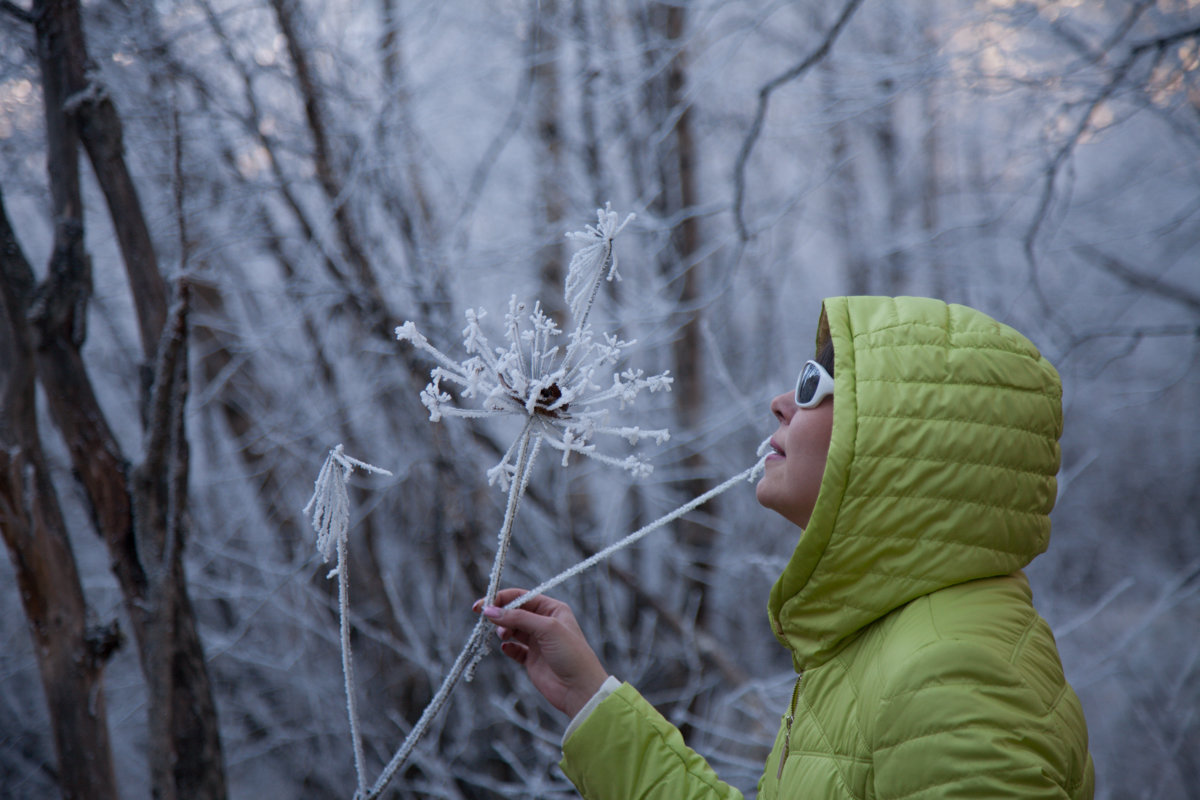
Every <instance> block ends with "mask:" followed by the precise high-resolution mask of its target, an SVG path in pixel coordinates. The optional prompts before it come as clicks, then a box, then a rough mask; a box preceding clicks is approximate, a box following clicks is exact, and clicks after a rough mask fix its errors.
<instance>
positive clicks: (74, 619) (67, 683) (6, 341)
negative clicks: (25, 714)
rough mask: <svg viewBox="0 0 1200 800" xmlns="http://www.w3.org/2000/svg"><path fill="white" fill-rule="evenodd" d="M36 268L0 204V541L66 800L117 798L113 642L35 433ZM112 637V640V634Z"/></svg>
mask: <svg viewBox="0 0 1200 800" xmlns="http://www.w3.org/2000/svg"><path fill="white" fill-rule="evenodd" d="M32 274H33V272H32V270H31V269H30V267H29V262H28V261H27V260H26V258H25V256H24V253H23V252H22V251H21V248H20V245H19V244H18V243H17V240H16V236H15V234H14V233H13V230H12V226H11V225H10V224H9V221H8V215H7V213H6V212H5V211H4V206H3V198H2V197H0V535H2V536H3V538H4V543H5V545H6V547H7V549H8V553H9V557H10V558H11V559H12V563H13V567H14V570H15V572H16V575H17V584H18V587H19V589H20V595H21V603H22V605H23V607H24V610H25V617H26V620H27V621H28V623H29V630H30V634H31V635H32V637H33V644H34V647H33V650H34V654H35V656H36V658H37V663H38V673H39V675H40V676H41V680H42V688H43V691H44V692H45V695H46V704H47V706H48V710H49V715H50V725H51V729H52V733H53V738H54V748H55V753H56V755H57V760H58V768H57V779H58V785H59V789H60V790H61V792H62V795H63V797H64V798H98V799H99V800H105V798H114V800H115V798H117V797H118V796H119V795H118V792H117V786H116V775H115V772H114V770H113V761H112V748H111V745H110V741H109V735H108V715H107V711H106V705H105V699H104V689H103V685H102V681H101V679H102V671H103V666H104V662H105V660H106V659H107V657H108V655H109V654H110V653H111V652H112V647H113V646H115V642H114V637H103V636H97V635H96V632H95V631H90V630H89V629H88V627H87V618H88V613H87V612H88V610H87V603H86V600H85V598H84V594H83V586H82V584H81V582H80V579H79V572H78V570H77V568H76V565H75V556H74V553H73V552H72V551H71V544H70V541H69V538H68V535H67V528H66V522H65V521H64V519H63V515H62V510H61V508H60V506H59V503H58V497H57V494H56V492H55V490H54V485H53V483H52V482H51V478H50V473H49V470H48V468H47V464H46V459H45V455H44V453H43V451H42V445H41V440H40V437H39V434H38V426H37V410H36V404H35V400H34V396H35V383H36V368H35V365H34V356H33V349H34V333H33V331H31V330H30V328H29V325H28V323H27V321H26V319H25V311H26V307H27V305H28V303H29V299H30V296H31V294H32V287H33V282H32V280H31V278H32ZM114 636H115V635H114Z"/></svg>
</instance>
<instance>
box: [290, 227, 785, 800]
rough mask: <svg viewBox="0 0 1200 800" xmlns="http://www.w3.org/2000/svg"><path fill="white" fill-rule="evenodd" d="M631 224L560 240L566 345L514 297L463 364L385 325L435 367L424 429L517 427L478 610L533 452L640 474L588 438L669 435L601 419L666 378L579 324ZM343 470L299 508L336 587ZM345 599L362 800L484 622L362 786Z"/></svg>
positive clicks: (378, 786) (467, 672)
mask: <svg viewBox="0 0 1200 800" xmlns="http://www.w3.org/2000/svg"><path fill="white" fill-rule="evenodd" d="M631 219H633V216H632V215H630V216H628V217H626V218H625V219H624V220H619V217H618V215H617V214H616V213H614V212H613V211H612V209H611V208H608V207H606V208H605V209H602V210H598V211H597V223H596V224H595V225H592V226H588V227H587V228H586V229H584V230H583V231H579V232H577V233H572V234H568V237H569V238H571V239H572V240H574V241H576V242H579V243H580V247H579V249H578V250H577V251H576V253H575V254H574V256H573V257H572V259H571V262H570V265H569V266H568V270H567V279H566V283H565V286H564V296H565V299H566V301H567V305H568V307H569V308H570V311H571V317H572V320H573V327H572V328H571V330H570V332H569V333H568V334H566V335H565V338H564V334H563V331H562V329H560V328H559V326H558V324H557V323H556V322H555V321H554V320H553V319H551V318H550V317H549V316H547V315H546V314H545V313H544V311H543V310H542V307H541V304H540V303H538V302H534V303H532V305H531V304H528V303H524V302H521V301H519V300H518V299H517V298H516V297H515V296H514V297H512V298H511V299H510V301H509V304H508V310H507V312H506V313H505V315H504V318H503V321H502V324H501V325H499V326H497V327H499V328H500V331H501V336H502V343H501V344H499V345H493V344H492V342H491V340H489V337H488V334H487V332H486V331H485V321H486V319H487V312H486V311H484V310H483V309H470V310H468V311H467V312H466V314H465V319H466V325H465V327H464V328H463V331H462V336H463V351H464V353H465V356H464V357H462V358H457V359H456V358H453V357H451V356H449V355H447V354H446V353H445V352H444V351H442V350H441V349H439V348H437V347H435V346H434V345H432V344H430V342H429V340H428V339H426V337H425V336H424V335H422V334H421V332H420V331H419V330H417V327H416V325H415V324H414V323H412V322H405V323H404V324H403V325H401V326H399V327H397V328H396V338H397V339H398V340H400V341H403V342H408V343H410V344H411V345H413V346H414V347H415V348H416V349H418V350H420V351H422V352H425V353H427V354H429V356H430V357H431V358H432V360H433V361H434V367H433V368H432V369H431V370H430V374H429V378H430V379H429V384H428V385H427V386H426V387H425V389H424V390H423V391H422V392H421V402H422V403H423V404H424V405H425V407H426V408H427V409H428V411H429V418H430V420H431V421H432V422H439V421H441V420H442V419H443V418H445V417H462V418H466V419H479V418H510V419H515V420H518V421H520V423H521V425H520V432H519V433H518V434H517V436H516V437H515V438H514V440H513V441H512V444H511V445H510V446H509V447H508V449H507V450H506V451H505V453H504V455H503V456H501V458H500V460H499V462H497V463H496V464H495V465H494V466H492V467H491V468H490V469H488V470H487V478H488V482H489V483H490V484H492V485H496V486H498V487H499V488H500V489H501V490H503V491H505V492H507V502H506V505H505V512H504V520H503V523H502V524H501V528H500V531H499V533H498V535H497V543H496V552H495V556H494V558H493V562H492V569H491V572H490V574H489V577H488V588H487V592H486V594H485V602H486V603H488V604H492V603H493V602H494V599H495V595H496V591H497V589H498V588H499V584H500V578H501V574H502V572H503V569H504V563H505V559H506V556H507V552H508V548H509V543H510V542H511V538H512V531H513V527H514V523H515V521H516V516H517V512H518V509H519V506H520V502H521V499H522V497H523V496H524V494H525V490H526V488H527V486H528V483H529V479H530V476H531V475H532V470H533V465H534V462H535V461H536V459H537V456H538V454H539V453H540V452H541V449H542V448H543V447H544V446H545V447H549V448H551V449H554V450H556V451H558V452H560V453H561V454H562V457H561V460H560V463H561V464H562V466H566V465H567V464H568V463H569V461H570V457H571V454H573V453H574V454H578V455H579V456H581V457H586V458H591V459H594V460H597V461H600V462H602V463H606V464H609V465H613V466H618V467H621V468H622V469H626V470H628V471H629V472H630V473H632V474H633V475H634V476H635V477H640V476H644V475H647V474H649V473H650V471H651V466H650V464H649V463H648V462H647V461H646V460H645V459H644V458H641V457H639V456H637V455H625V456H618V455H612V454H610V453H608V452H605V451H602V450H600V449H598V447H597V444H596V442H597V439H598V438H599V437H601V436H607V437H612V438H623V439H625V440H626V441H627V442H628V443H629V444H630V445H636V444H638V443H639V442H640V441H642V440H643V439H649V440H653V441H654V442H656V443H659V444H661V443H663V442H665V441H667V439H668V437H669V434H668V432H667V431H666V430H662V429H642V428H641V427H638V426H626V425H621V424H617V423H615V422H614V421H613V420H612V419H611V416H612V412H613V407H614V406H615V407H616V409H617V410H624V409H625V408H626V407H627V406H628V405H630V404H631V403H633V402H635V401H636V400H637V398H638V397H639V396H640V395H641V394H642V393H643V392H657V391H669V390H670V388H671V383H672V378H671V376H670V374H669V373H667V372H662V373H659V374H654V375H647V374H646V373H645V372H643V371H642V370H640V369H633V368H626V369H621V368H620V366H619V365H621V364H622V363H623V362H624V360H625V356H626V353H627V351H628V350H629V349H630V348H631V347H632V346H633V345H634V344H635V342H633V341H624V340H622V339H621V338H620V337H619V336H617V335H615V334H612V333H608V332H600V333H597V332H596V331H595V330H594V329H593V327H592V325H591V324H590V322H589V317H590V316H591V312H592V310H593V308H594V306H595V302H596V298H597V295H598V293H599V287H600V285H601V282H602V281H605V280H619V276H618V273H617V269H616V266H617V265H616V256H615V252H614V240H615V237H616V236H617V234H618V233H620V232H621V230H622V229H623V228H624V227H625V226H626V225H627V224H628V223H629V221H630V220H631ZM497 340H498V341H499V339H497ZM760 455H761V453H760ZM761 464H762V462H761V461H760V462H759V464H758V466H756V467H754V468H752V469H750V470H747V471H746V472H743V473H741V474H740V475H737V476H735V477H734V478H731V479H730V480H728V481H726V482H725V483H723V484H721V485H720V486H718V487H717V488H716V489H714V490H712V491H710V492H707V493H705V494H704V495H701V496H700V497H697V498H695V499H694V500H692V501H691V502H689V503H687V504H685V505H684V506H681V507H680V508H679V509H676V511H674V512H671V513H670V514H668V515H666V516H665V517H663V518H661V519H659V520H657V521H656V522H655V523H653V524H651V525H649V526H646V527H645V528H642V529H640V530H639V531H636V532H635V533H633V534H630V536H628V537H626V538H625V539H624V540H622V541H621V542H618V543H616V544H615V545H613V546H611V547H609V548H606V549H605V550H604V551H601V552H600V553H597V554H596V555H595V556H593V557H592V558H590V559H588V560H586V561H585V562H582V563H580V564H578V565H576V566H575V567H573V568H571V569H570V570H567V571H566V572H564V573H560V575H558V576H556V577H555V578H552V579H550V580H549V581H547V582H545V583H543V584H542V585H541V586H539V587H538V589H537V590H535V591H536V592H540V591H545V590H546V589H548V588H550V586H553V585H556V584H557V583H559V582H561V581H563V580H566V579H567V578H569V577H570V576H572V575H575V574H577V573H578V572H580V571H581V570H583V569H585V568H587V567H588V566H591V565H592V564H594V563H597V562H598V561H599V560H601V559H603V558H606V557H608V556H609V555H611V554H612V553H613V552H615V551H616V550H617V549H620V548H621V547H624V546H626V545H628V544H630V543H632V542H633V541H636V540H637V539H640V538H641V537H642V536H645V535H646V534H648V533H650V532H651V531H653V530H656V529H658V528H661V527H662V526H663V525H665V524H666V523H667V522H669V521H671V520H673V519H677V518H678V517H679V516H682V515H683V514H684V513H686V512H687V511H690V510H691V509H694V508H695V507H697V506H698V505H700V504H701V503H704V502H706V501H707V500H709V499H711V498H712V497H714V496H716V495H717V494H719V493H721V492H723V491H726V490H727V489H728V488H730V487H731V486H733V485H735V484H736V483H738V482H740V481H741V480H744V479H745V478H746V477H747V476H748V475H749V476H751V477H752V476H753V475H754V474H755V471H756V470H758V469H760V468H761ZM353 467H362V468H369V467H370V465H365V464H363V463H362V462H358V461H355V460H353V459H349V457H347V456H345V454H344V453H343V452H342V451H341V448H340V447H339V448H337V449H336V450H335V451H333V452H331V453H330V457H329V459H327V460H326V464H325V466H324V467H322V470H321V477H320V478H318V482H317V483H318V486H317V492H316V493H315V494H314V496H313V501H312V502H310V504H309V506H310V508H315V511H314V512H313V526H314V528H315V529H316V530H317V532H318V548H319V549H321V552H322V555H324V556H325V557H326V559H327V560H328V558H330V557H331V556H332V555H333V554H334V553H336V555H337V557H338V566H337V567H336V568H335V569H334V570H333V572H331V573H330V575H331V576H332V575H333V574H334V573H336V574H338V576H339V587H341V586H343V585H347V580H346V578H347V576H346V565H345V557H344V551H345V537H346V530H347V529H348V525H349V510H348V508H349V502H348V499H347V497H346V493H345V478H346V477H347V476H348V475H349V472H350V470H351V468H353ZM376 469H377V468H376ZM339 480H340V483H339ZM306 513H307V509H306ZM531 596H533V595H532V594H529V595H526V596H524V597H523V598H521V599H520V600H518V601H517V604H518V605H519V604H520V603H522V602H525V601H527V600H528V599H529V598H530V597H531ZM344 603H345V600H344V595H343V606H342V620H343V668H344V671H345V673H346V689H347V708H348V710H349V713H350V716H351V730H352V737H353V739H354V747H355V754H354V755H355V767H356V770H357V773H358V789H357V791H356V792H355V798H356V799H357V800H373V798H376V797H378V796H379V795H380V793H381V792H382V791H383V790H384V788H385V787H386V786H387V784H388V783H389V782H390V781H391V779H392V777H393V776H394V775H395V774H396V772H397V771H398V770H399V769H400V768H401V767H402V766H403V765H404V764H405V763H406V761H407V759H408V758H409V756H410V755H411V753H412V751H413V749H414V748H415V747H416V745H417V743H418V742H419V741H420V739H421V738H422V737H423V736H424V734H425V732H426V731H427V730H428V727H429V725H430V723H431V722H432V721H433V719H434V718H435V717H436V716H437V715H438V714H439V713H440V711H441V709H442V708H443V707H444V706H445V704H446V702H447V701H448V699H449V696H450V694H451V692H453V690H454V688H455V687H456V686H457V684H458V682H459V681H460V680H461V679H463V678H466V679H468V680H469V679H470V677H471V674H472V671H473V669H474V667H475V664H476V663H477V662H478V661H479V659H480V658H481V657H482V655H483V652H484V647H485V643H486V641H487V638H488V637H487V634H488V633H489V632H490V631H489V628H490V626H489V624H488V623H487V621H486V620H485V619H483V618H482V617H481V618H480V619H479V620H478V621H477V623H476V625H475V627H474V629H473V630H472V631H471V635H470V637H469V638H468V640H467V643H466V644H465V645H464V647H463V649H462V650H461V651H460V652H459V654H458V656H457V658H456V659H455V661H454V664H453V666H452V667H451V668H450V671H449V673H448V674H447V675H446V677H445V679H444V680H443V682H442V684H441V686H440V687H439V688H438V690H437V692H436V693H435V694H434V697H433V699H432V700H431V701H430V702H429V704H428V705H427V706H426V707H425V709H424V711H423V712H422V714H421V716H420V718H419V719H418V721H417V723H416V724H415V725H414V726H413V728H412V730H411V731H409V733H408V735H407V736H406V737H405V739H404V742H403V743H402V744H401V745H400V747H399V748H398V749H397V750H396V752H395V753H394V755H393V756H392V758H391V760H390V761H389V762H388V764H387V766H386V767H385V768H384V770H383V772H382V773H381V774H380V776H379V778H378V779H377V780H376V781H375V783H374V784H373V785H372V786H371V787H370V788H369V789H368V788H366V786H365V782H364V773H363V769H362V743H361V739H360V737H359V734H358V727H359V726H358V719H357V710H356V708H355V706H354V701H353V696H354V692H353V670H352V664H351V663H350V659H349V641H348V635H347V634H348V629H347V627H346V626H347V623H346V619H347V615H346V609H345V605H344Z"/></svg>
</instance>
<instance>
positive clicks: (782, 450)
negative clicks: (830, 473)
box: [755, 392, 833, 528]
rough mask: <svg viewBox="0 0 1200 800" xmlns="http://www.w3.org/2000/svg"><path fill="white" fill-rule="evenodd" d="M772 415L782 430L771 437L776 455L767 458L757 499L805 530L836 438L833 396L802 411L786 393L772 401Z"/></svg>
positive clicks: (791, 395)
mask: <svg viewBox="0 0 1200 800" xmlns="http://www.w3.org/2000/svg"><path fill="white" fill-rule="evenodd" d="M771 413H772V414H774V415H775V418H776V419H777V420H779V430H777V431H776V432H775V435H774V436H772V437H771V446H772V447H773V448H774V450H775V452H773V453H771V454H770V455H768V456H767V463H766V471H765V472H764V473H763V476H762V479H761V480H759V482H758V488H757V489H756V490H755V496H756V497H757V498H758V502H759V504H760V505H762V506H763V507H764V508H769V509H771V510H772V511H778V512H779V513H780V514H782V515H783V516H784V517H785V518H787V519H788V520H790V521H791V522H793V523H795V524H796V525H799V526H800V527H801V528H804V527H807V525H808V520H809V517H811V516H812V512H813V506H815V505H816V504H817V493H818V492H819V491H820V489H821V476H822V475H824V474H825V458H826V456H827V455H828V454H829V439H830V436H832V434H833V396H832V395H831V396H829V397H827V398H825V400H823V401H822V402H821V404H820V405H818V406H817V407H816V408H799V407H797V406H796V400H795V395H794V394H793V393H792V392H786V393H784V394H781V395H779V396H778V397H776V398H774V399H773V400H772V401H771Z"/></svg>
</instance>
